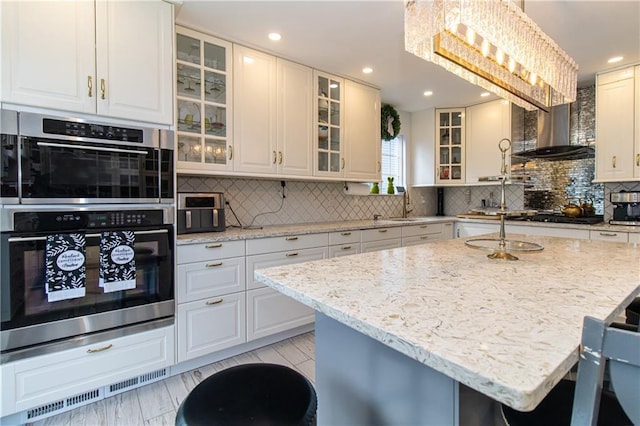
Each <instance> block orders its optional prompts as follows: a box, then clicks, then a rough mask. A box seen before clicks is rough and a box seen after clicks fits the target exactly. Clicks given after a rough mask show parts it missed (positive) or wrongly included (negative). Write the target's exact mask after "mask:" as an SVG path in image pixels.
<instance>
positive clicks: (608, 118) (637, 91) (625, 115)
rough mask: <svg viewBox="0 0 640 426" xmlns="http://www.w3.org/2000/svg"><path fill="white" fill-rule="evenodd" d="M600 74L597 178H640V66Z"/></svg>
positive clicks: (605, 179)
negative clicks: (638, 124)
mask: <svg viewBox="0 0 640 426" xmlns="http://www.w3.org/2000/svg"><path fill="white" fill-rule="evenodd" d="M596 78H597V82H596V179H595V181H597V182H619V181H627V180H640V130H639V127H640V126H637V125H636V124H634V123H638V122H640V66H636V67H635V69H634V67H627V68H623V69H620V70H615V71H611V72H607V73H601V74H598V75H597V77H596Z"/></svg>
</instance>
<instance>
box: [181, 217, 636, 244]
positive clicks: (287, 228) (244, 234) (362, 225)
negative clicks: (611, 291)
mask: <svg viewBox="0 0 640 426" xmlns="http://www.w3.org/2000/svg"><path fill="white" fill-rule="evenodd" d="M442 222H466V223H473V222H475V223H488V224H495V225H499V224H500V221H499V220H495V219H465V218H458V217H455V216H426V217H412V218H410V220H408V221H398V220H389V219H379V220H373V219H370V220H348V221H337V222H321V223H296V224H292V225H274V226H265V227H263V228H260V229H257V228H256V229H240V228H234V227H227V229H226V231H224V232H201V233H195V234H183V235H178V238H177V241H176V244H177V245H185V244H197V243H212V242H221V241H234V240H250V239H254V238H265V237H281V236H287V235H294V234H295V235H303V234H316V233H319V232H337V231H348V230H354V229H373V228H381V227H391V226H411V225H418V224H421V223H442ZM506 223H507V224H510V225H526V226H543V227H553V228H565V229H566V228H572V229H587V230H594V231H611V232H612V231H618V232H638V233H640V226H622V225H609V224H604V223H602V224H598V225H580V224H570V223H550V222H527V221H518V220H509V221H507V222H506Z"/></svg>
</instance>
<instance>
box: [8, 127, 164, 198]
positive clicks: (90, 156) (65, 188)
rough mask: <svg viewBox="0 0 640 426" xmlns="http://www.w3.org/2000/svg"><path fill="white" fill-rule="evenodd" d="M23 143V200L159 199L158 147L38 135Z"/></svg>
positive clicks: (27, 138) (24, 138)
mask: <svg viewBox="0 0 640 426" xmlns="http://www.w3.org/2000/svg"><path fill="white" fill-rule="evenodd" d="M20 143H21V151H22V155H21V164H22V188H21V189H22V194H21V200H22V203H24V204H51V203H69V204H71V203H75V204H78V203H80V204H86V203H157V202H159V201H160V174H159V166H160V158H159V154H160V150H159V149H154V148H144V147H131V146H119V145H113V144H100V145H92V144H90V143H86V142H74V141H60V140H56V139H44V138H35V137H23V138H22V140H21V142H20Z"/></svg>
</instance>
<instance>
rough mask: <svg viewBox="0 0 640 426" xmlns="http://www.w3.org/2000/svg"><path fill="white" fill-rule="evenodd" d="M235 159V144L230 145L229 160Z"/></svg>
mask: <svg viewBox="0 0 640 426" xmlns="http://www.w3.org/2000/svg"><path fill="white" fill-rule="evenodd" d="M232 159H233V146H232V145H229V160H232Z"/></svg>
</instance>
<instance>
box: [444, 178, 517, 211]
mask: <svg viewBox="0 0 640 426" xmlns="http://www.w3.org/2000/svg"><path fill="white" fill-rule="evenodd" d="M523 194H524V191H523V187H522V185H520V184H513V185H506V186H505V203H506V205H507V208H509V209H522V208H523V207H524V195H523ZM500 195H501V189H500V186H498V185H494V186H456V187H450V188H445V189H444V213H445V215H447V216H455V215H457V214H462V213H466V212H468V211H469V210H471V209H476V208H481V207H482V200H488V199H491V198H492V196H493V200H494V201H495V202H496V203H498V205H499V204H500ZM487 205H488V204H487Z"/></svg>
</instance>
